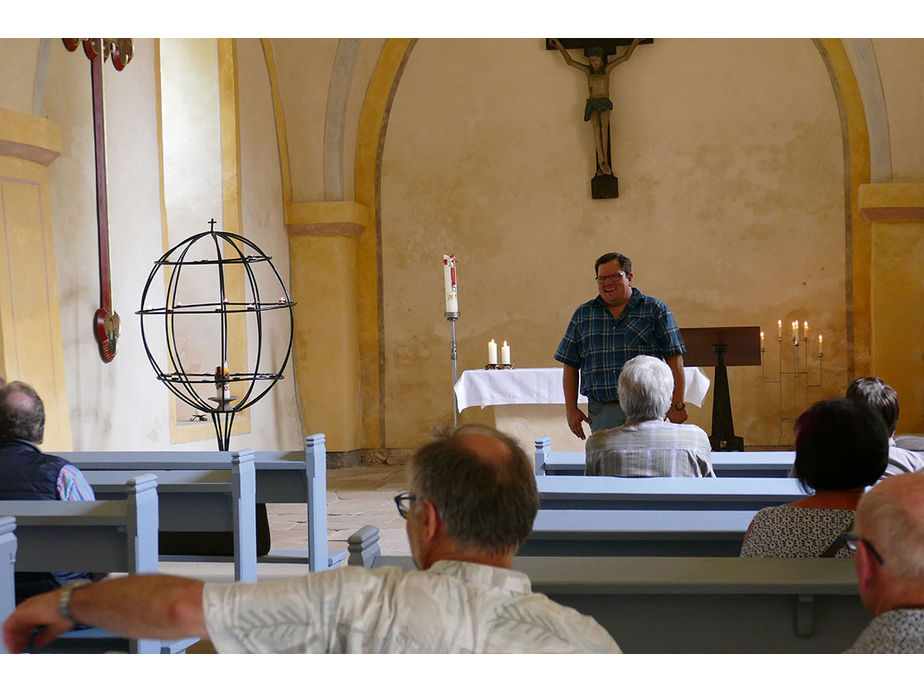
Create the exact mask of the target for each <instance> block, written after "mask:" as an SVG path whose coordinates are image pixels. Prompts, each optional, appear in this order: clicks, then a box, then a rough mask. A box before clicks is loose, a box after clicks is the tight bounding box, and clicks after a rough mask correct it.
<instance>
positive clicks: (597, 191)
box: [545, 38, 654, 200]
mask: <svg viewBox="0 0 924 693" xmlns="http://www.w3.org/2000/svg"><path fill="white" fill-rule="evenodd" d="M653 42H654V39H640V38H637V39H631V40H630V39H561V40H559V39H554V38H553V39H546V45H545V47H546V50H553V49H558V51H559V52H560V53H561V54H562V56H563V57H564V59H565V63H567V64H568V65H569V66H570V67H573V68H575V69H577V70H580V71H581V72H583V73H585V74H586V76H587V101H586V102H585V103H584V121H585V122H586V121H590V124H591V125H592V126H593V134H594V150H595V151H596V156H597V171H596V175H594V177H593V180H592V181H591V184H590V185H591V197H593V199H595V200H597V199H607V198H613V197H619V180H618V179H617V178H616V176H614V175H613V169H612V158H611V156H610V111H612V110H613V102H612V101H611V100H610V70H612V69H613V68H614V67H616V66H617V65H620V64H622V63H624V62H626V61H627V60H628V59H629V58H631V57H632V53H633V51H635V48H636V46H638V45H639V44H640V43H653ZM569 48H583V49H584V55H585V56H586V57H587V58H588V59H589V62H586V63H584V62H581V61H580V60H575V59H574V58H572V57H571V55H569V53H568V50H567V49H569ZM620 48H623V49H624V50H621V51H620ZM608 56H613V59H609V58H608Z"/></svg>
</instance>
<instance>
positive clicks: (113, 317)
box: [61, 38, 133, 363]
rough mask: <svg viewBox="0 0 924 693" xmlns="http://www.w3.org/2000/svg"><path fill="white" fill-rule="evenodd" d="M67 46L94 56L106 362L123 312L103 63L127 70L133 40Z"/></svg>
mask: <svg viewBox="0 0 924 693" xmlns="http://www.w3.org/2000/svg"><path fill="white" fill-rule="evenodd" d="M61 40H62V41H63V42H64V46H65V48H67V50H69V51H71V52H74V51H76V50H77V49H78V48H79V47H80V46H81V45H82V46H83V52H84V54H85V55H86V56H87V58H89V59H90V83H91V87H92V89H93V142H94V145H95V149H96V228H97V238H98V241H99V302H100V307H99V308H98V309H97V311H96V313H95V314H94V315H93V335H94V337H96V342H97V343H98V344H99V353H100V356H101V357H102V359H103V362H104V363H109V362H110V361H112V359H114V358H115V355H116V343H117V342H118V339H119V332H120V320H119V314H118V313H117V312H115V310H114V309H113V307H112V273H111V271H110V264H109V202H108V192H107V179H106V122H105V113H104V103H103V63H104V62H105V61H106V60H108V59H109V58H110V56H111V57H112V65H113V67H115V69H116V70H119V71H121V70H123V69H124V68H125V66H126V65H128V63H129V61H131V59H132V55H133V47H132V40H131V39H126V38H120V39H108V38H104V39H98V38H95V39H89V38H88V39H75V38H66V39H61Z"/></svg>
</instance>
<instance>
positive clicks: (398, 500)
mask: <svg viewBox="0 0 924 693" xmlns="http://www.w3.org/2000/svg"><path fill="white" fill-rule="evenodd" d="M414 500H417V496H415V495H414V494H413V493H411V492H410V491H405V492H404V493H399V494H398V495H397V496H395V505H396V506H398V514H399V515H400V516H401V517H402V518H404V519H405V520H406V519H407V514H408V513H409V512H410V511H411V501H414Z"/></svg>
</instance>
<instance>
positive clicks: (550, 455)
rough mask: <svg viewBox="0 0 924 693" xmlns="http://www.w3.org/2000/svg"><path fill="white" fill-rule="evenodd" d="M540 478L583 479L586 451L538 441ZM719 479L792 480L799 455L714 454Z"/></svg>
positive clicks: (786, 452)
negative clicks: (563, 449) (558, 448)
mask: <svg viewBox="0 0 924 693" xmlns="http://www.w3.org/2000/svg"><path fill="white" fill-rule="evenodd" d="M535 445H536V452H535V464H536V475H537V476H544V475H558V476H562V475H564V476H583V475H584V453H583V452H573V451H568V452H557V451H553V450H552V448H551V439H550V438H548V437H547V436H545V437H542V438H537V439H536V441H535ZM711 458H712V468H713V470H714V471H715V475H716V476H717V477H788V476H789V473H790V471H791V469H792V465H793V462H794V461H795V458H796V453H795V452H794V451H792V450H766V451H749V452H728V451H720V452H713V453H711Z"/></svg>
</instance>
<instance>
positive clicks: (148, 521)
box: [0, 474, 198, 654]
mask: <svg viewBox="0 0 924 693" xmlns="http://www.w3.org/2000/svg"><path fill="white" fill-rule="evenodd" d="M122 496H123V498H124V500H117V501H68V502H62V501H0V516H7V519H6V520H5V521H4V522H3V523H0V526H2V527H3V529H0V544H2V545H3V546H4V548H3V549H2V553H0V556H2V560H3V564H4V566H3V568H4V569H6V567H7V562H8V560H9V559H11V558H12V556H13V555H15V563H11V564H10V566H11V567H13V568H14V569H19V570H21V571H42V572H44V571H54V570H73V571H85V572H100V573H156V572H157V529H158V509H157V508H158V502H157V480H156V479H155V477H154V475H152V474H142V475H140V476H138V477H137V478H134V479H131V480H129V481H128V483H127V484H126V486H125V489H124V490H123V491H122ZM14 530H15V535H14V534H13V532H14ZM10 537H14V539H15V543H14V544H13V550H14V552H15V553H14V554H11V553H10V551H9V549H10V544H9V538H10ZM4 542H6V543H4ZM2 581H3V584H4V585H5V584H7V582H6V578H5V577H3V578H2ZM3 594H4V592H3V591H2V590H0V595H3ZM11 611H12V604H11V603H10V601H9V599H8V597H6V596H0V621H2V620H5V619H6V617H7V616H8V615H9V613H10V612H11ZM197 641H198V638H185V639H182V640H149V639H138V640H135V639H126V638H122V637H120V636H118V635H116V634H114V633H109V632H107V631H104V630H101V629H98V628H90V629H85V630H80V631H71V632H70V633H67V634H66V635H65V636H62V637H61V638H59V639H58V640H57V641H55V642H54V643H52V644H51V645H49V646H48V647H46V648H44V649H43V650H42V652H67V653H90V652H107V651H117V650H121V651H128V652H137V653H147V654H156V653H175V652H185V651H186V648H187V647H189V646H190V645H192V644H193V643H195V642H197ZM0 646H2V645H0Z"/></svg>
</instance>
